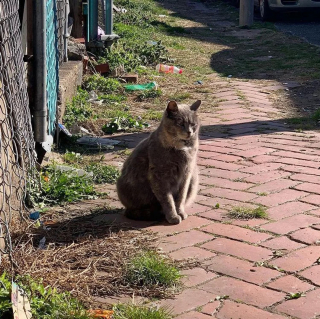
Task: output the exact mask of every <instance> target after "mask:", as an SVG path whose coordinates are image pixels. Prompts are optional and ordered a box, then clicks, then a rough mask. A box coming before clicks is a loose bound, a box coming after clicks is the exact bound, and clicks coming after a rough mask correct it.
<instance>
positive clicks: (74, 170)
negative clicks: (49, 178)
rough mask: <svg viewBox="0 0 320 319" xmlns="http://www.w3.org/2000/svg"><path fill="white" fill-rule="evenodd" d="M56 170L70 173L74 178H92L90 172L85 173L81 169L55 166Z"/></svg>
mask: <svg viewBox="0 0 320 319" xmlns="http://www.w3.org/2000/svg"><path fill="white" fill-rule="evenodd" d="M55 167H56V170H58V171H60V172H69V171H70V172H71V173H72V174H73V175H76V176H85V177H93V173H92V172H89V173H88V172H86V171H85V170H83V169H80V168H74V167H71V166H65V165H56V166H55Z"/></svg>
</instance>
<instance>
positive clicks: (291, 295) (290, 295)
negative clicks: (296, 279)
mask: <svg viewBox="0 0 320 319" xmlns="http://www.w3.org/2000/svg"><path fill="white" fill-rule="evenodd" d="M300 297H305V294H303V293H302V292H289V293H288V295H287V296H286V299H288V300H290V299H299V298H300Z"/></svg>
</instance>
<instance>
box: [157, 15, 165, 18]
mask: <svg viewBox="0 0 320 319" xmlns="http://www.w3.org/2000/svg"><path fill="white" fill-rule="evenodd" d="M158 17H159V18H165V17H166V15H165V14H159V15H158Z"/></svg>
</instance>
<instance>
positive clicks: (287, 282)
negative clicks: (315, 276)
mask: <svg viewBox="0 0 320 319" xmlns="http://www.w3.org/2000/svg"><path fill="white" fill-rule="evenodd" d="M267 286H268V287H270V288H273V289H277V290H282V291H284V292H286V293H294V292H305V291H307V290H309V289H311V288H314V286H312V285H310V284H308V283H306V282H304V281H302V280H300V279H298V278H296V277H294V276H291V275H289V276H284V277H281V278H279V279H276V280H275V281H273V282H272V283H270V284H268V285H267Z"/></svg>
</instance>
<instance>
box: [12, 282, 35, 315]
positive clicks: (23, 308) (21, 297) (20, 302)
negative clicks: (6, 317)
mask: <svg viewBox="0 0 320 319" xmlns="http://www.w3.org/2000/svg"><path fill="white" fill-rule="evenodd" d="M11 301H12V310H13V316H14V318H15V319H31V318H32V314H31V306H30V302H29V300H28V297H27V294H26V293H25V292H24V291H23V289H22V288H20V287H19V286H18V285H17V284H16V283H15V282H12V291H11Z"/></svg>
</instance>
